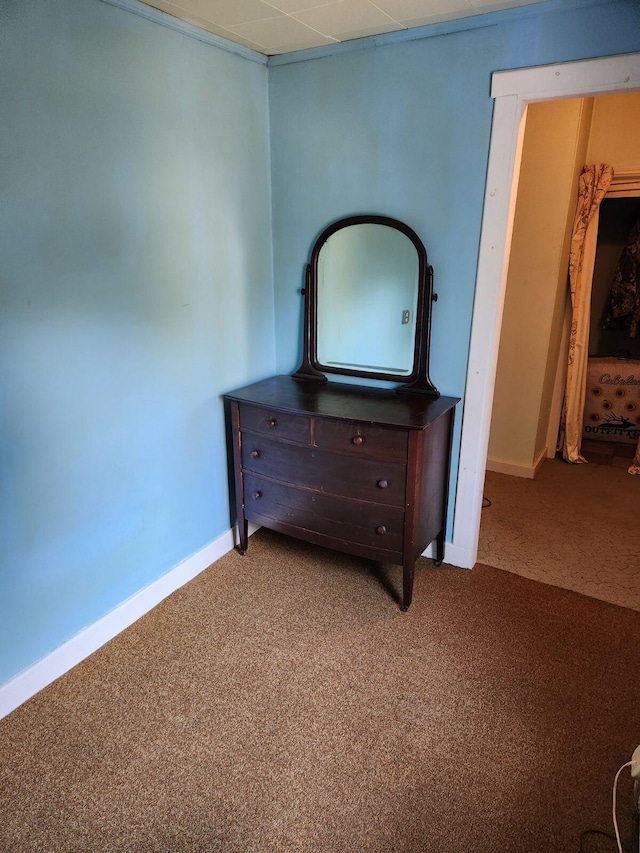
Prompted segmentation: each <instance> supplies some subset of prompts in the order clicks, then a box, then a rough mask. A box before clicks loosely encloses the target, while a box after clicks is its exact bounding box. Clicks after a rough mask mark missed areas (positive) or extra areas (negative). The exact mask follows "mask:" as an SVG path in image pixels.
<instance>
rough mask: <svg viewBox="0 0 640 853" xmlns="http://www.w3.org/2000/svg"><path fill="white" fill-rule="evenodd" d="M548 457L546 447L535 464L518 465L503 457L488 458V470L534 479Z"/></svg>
mask: <svg viewBox="0 0 640 853" xmlns="http://www.w3.org/2000/svg"><path fill="white" fill-rule="evenodd" d="M554 456H555V454H554ZM546 458H547V448H546V447H545V448H543V449H542V450H541V451H540V453H539V454H538V458H537V459H536V460H535V462H534V463H533V465H516V464H515V463H514V462H503V461H502V459H487V471H495V473H496V474H508V475H509V476H510V477H525V478H526V479H528V480H533V479H534V477H535V476H536V474H537V473H538V471H539V470H540V468H541V467H542V463H543V462H544V460H545V459H546Z"/></svg>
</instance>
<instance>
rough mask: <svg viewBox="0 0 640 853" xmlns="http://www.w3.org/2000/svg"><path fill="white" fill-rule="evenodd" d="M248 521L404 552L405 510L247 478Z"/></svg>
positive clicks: (246, 503)
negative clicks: (265, 521)
mask: <svg viewBox="0 0 640 853" xmlns="http://www.w3.org/2000/svg"><path fill="white" fill-rule="evenodd" d="M244 494H245V513H246V515H247V518H249V519H251V520H254V519H260V518H268V519H273V520H275V521H279V522H282V523H284V524H290V525H293V526H295V527H297V528H300V529H302V530H315V531H316V532H317V533H320V534H322V535H324V536H330V537H332V538H334V539H341V540H344V541H346V542H353V543H360V544H362V545H367V546H370V547H372V548H383V549H385V550H388V551H395V552H397V553H400V554H401V553H402V537H403V524H404V511H403V510H402V509H401V508H399V507H391V506H382V505H375V504H367V503H359V502H357V501H350V500H346V499H344V498H338V497H334V496H332V495H326V494H321V493H319V492H314V491H310V490H307V489H298V488H295V487H292V486H288V485H285V484H284V483H279V482H277V481H274V480H269V479H267V478H266V477H260V476H257V475H255V474H248V473H247V474H245V477H244Z"/></svg>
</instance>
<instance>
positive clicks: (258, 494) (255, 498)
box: [253, 492, 262, 501]
mask: <svg viewBox="0 0 640 853" xmlns="http://www.w3.org/2000/svg"><path fill="white" fill-rule="evenodd" d="M261 497H262V492H254V493H253V499H254V501H257V500H258V498H261Z"/></svg>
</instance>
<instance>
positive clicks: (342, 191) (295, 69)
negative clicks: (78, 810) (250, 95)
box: [269, 0, 640, 519]
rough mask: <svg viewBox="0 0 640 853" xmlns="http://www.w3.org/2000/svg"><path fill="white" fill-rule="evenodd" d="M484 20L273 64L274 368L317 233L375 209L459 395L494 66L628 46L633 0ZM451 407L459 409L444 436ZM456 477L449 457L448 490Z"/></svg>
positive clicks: (288, 355) (289, 352)
mask: <svg viewBox="0 0 640 853" xmlns="http://www.w3.org/2000/svg"><path fill="white" fill-rule="evenodd" d="M567 5H570V6H571V9H569V8H567ZM483 22H484V23H485V24H486V25H485V26H481V27H479V28H477V29H469V30H461V31H458V32H451V33H448V34H442V35H436V36H433V37H429V38H424V39H421V40H417V41H407V42H402V43H396V44H393V43H388V44H383V45H382V46H377V47H376V46H371V47H370V48H368V49H362V50H358V51H353V52H349V53H346V52H344V53H343V52H341V51H342V48H339V49H337V50H336V52H335V53H334V54H333V55H327V56H325V57H323V58H316V59H309V60H307V61H305V62H294V63H292V64H282V65H281V64H274V66H273V67H272V68H271V80H270V86H269V92H270V105H271V106H270V110H271V126H272V142H271V145H272V183H273V218H274V283H275V288H276V291H275V299H276V342H277V363H278V371H279V372H282V373H286V372H289V371H290V370H292V369H294V368H295V367H296V366H297V364H298V362H299V359H300V342H301V337H302V336H301V334H292V333H291V330H292V329H299V328H300V327H301V326H300V324H301V319H300V297H299V295H298V294H297V288H299V287H300V285H301V280H302V279H301V277H302V272H303V265H304V262H305V260H306V259H307V257H308V254H309V251H310V247H311V244H312V242H313V241H314V239H315V237H316V236H317V235H318V234H319V233H320V231H322V229H323V228H325V227H326V225H327V224H328V223H330V222H332V221H333V220H335V219H338V218H339V217H341V216H346V215H348V214H353V213H366V212H369V213H379V214H386V215H388V216H393V217H396V218H398V219H401V220H404V221H405V222H406V223H407V224H409V225H410V226H411V227H412V228H413V229H414V230H415V231H417V233H418V234H419V235H420V236H421V237H422V239H423V241H424V243H425V244H426V248H427V253H428V256H429V261H430V263H431V264H432V265H433V267H434V270H435V290H436V292H437V293H438V294H439V301H438V302H437V303H436V304H435V306H434V310H433V330H432V349H431V370H430V373H431V379H432V381H433V382H434V384H435V385H436V387H438V388H439V390H440V391H441V392H442V393H444V394H449V395H453V396H460V397H462V396H463V394H464V387H465V379H466V372H467V354H468V347H469V338H470V329H471V318H472V311H473V298H474V288H475V278H476V268H477V256H478V248H479V238H480V229H481V223H482V209H483V201H484V189H485V179H486V169H487V162H488V154H489V141H490V134H491V119H492V108H493V101H492V99H491V97H490V89H491V75H492V73H493V72H494V71H498V70H505V69H510V68H520V67H525V66H531V65H542V64H547V63H552V62H565V61H571V60H576V59H585V58H592V57H597V56H605V55H613V54H618V53H628V52H632V51H638V50H640V4H639V3H637V2H635V0H629V2H625V0H622V2H607V3H602V4H599V5H594V4H592V3H585V4H584V6H580V5H577V4H575V3H571V4H566V3H564V2H562V0H559V2H554V0H550V2H549V3H545V4H542V5H541V6H540V7H533V8H530V9H524V10H519V9H514V10H510V11H509V12H508V13H504V12H503V13H499V14H495V15H489V16H485V18H484V19H483ZM432 32H437V28H433V29H432ZM394 38H395V36H394ZM369 41H370V42H371V41H372V40H369ZM383 41H384V40H383ZM281 61H282V60H278V62H281ZM461 414H462V407H461V406H459V407H458V414H457V435H456V442H457V441H458V439H459V434H460V427H461V423H462V417H461ZM456 477H457V453H456V452H454V460H453V467H452V494H455V488H454V487H455V481H456ZM452 514H453V506H450V519H451V517H452Z"/></svg>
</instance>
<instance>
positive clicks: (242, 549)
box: [236, 516, 249, 557]
mask: <svg viewBox="0 0 640 853" xmlns="http://www.w3.org/2000/svg"><path fill="white" fill-rule="evenodd" d="M238 540H239V541H238V544H237V545H236V551H237V552H238V554H242V556H243V557H244V555H245V554H246V553H247V548H248V547H249V524H248V522H247V519H246V518H245V517H244V516H242V518H239V519H238Z"/></svg>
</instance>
